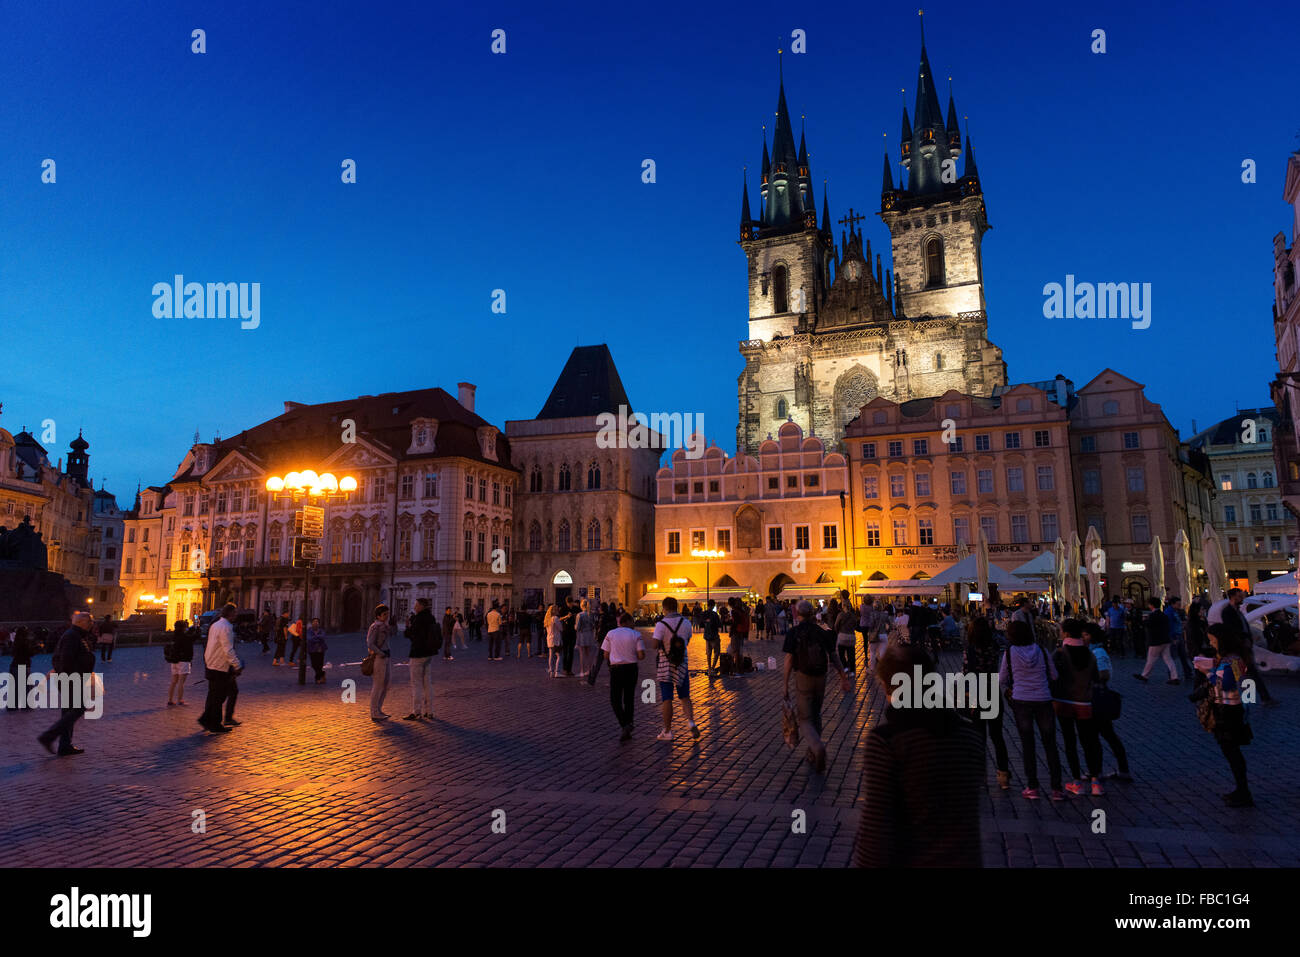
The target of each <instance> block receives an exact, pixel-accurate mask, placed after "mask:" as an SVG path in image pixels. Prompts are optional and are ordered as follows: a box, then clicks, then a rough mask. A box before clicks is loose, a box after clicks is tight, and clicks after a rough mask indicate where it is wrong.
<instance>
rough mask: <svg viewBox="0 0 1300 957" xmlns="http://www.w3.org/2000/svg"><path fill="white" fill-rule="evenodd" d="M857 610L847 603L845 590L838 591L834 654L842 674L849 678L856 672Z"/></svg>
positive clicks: (847, 593) (847, 595) (847, 594)
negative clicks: (837, 657)
mask: <svg viewBox="0 0 1300 957" xmlns="http://www.w3.org/2000/svg"><path fill="white" fill-rule="evenodd" d="M858 620H859V619H858V610H857V609H856V608H854V607H853V605H852V604H850V602H849V592H848V589H847V588H842V589H840V610H839V614H837V615H836V616H835V652H836V654H838V655H839V656H840V664H841V665H842V666H843V668H844V673H845V674H847V675H848V676H849V677H850V678H854V677H856V676H857V672H858V632H857V626H858Z"/></svg>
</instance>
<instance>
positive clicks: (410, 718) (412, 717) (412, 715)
mask: <svg viewBox="0 0 1300 957" xmlns="http://www.w3.org/2000/svg"><path fill="white" fill-rule="evenodd" d="M402 720H403V721H419V720H420V716H419V715H418V714H416V713H415V712H414V711H412V712H411V713H410V714H408V715H407V716H406V717H405V718H403V719H402Z"/></svg>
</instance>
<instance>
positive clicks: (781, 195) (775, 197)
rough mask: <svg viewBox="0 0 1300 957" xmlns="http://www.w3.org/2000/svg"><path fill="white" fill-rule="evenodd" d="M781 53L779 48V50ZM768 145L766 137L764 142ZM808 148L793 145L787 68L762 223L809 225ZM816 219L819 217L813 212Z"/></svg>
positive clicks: (780, 87) (779, 91)
mask: <svg viewBox="0 0 1300 957" xmlns="http://www.w3.org/2000/svg"><path fill="white" fill-rule="evenodd" d="M777 52H778V53H780V51H777ZM764 143H765V144H766V140H765V141H764ZM803 162H806V150H804V151H803V152H802V153H801V151H800V150H798V149H796V148H795V145H794V129H793V127H792V126H791V123H790V109H789V107H788V106H787V105H786V100H785V76H784V70H783V69H782V72H781V74H780V76H779V78H778V81H777V96H776V125H775V126H774V127H773V129H772V157H771V173H770V176H769V177H768V180H767V189H766V191H765V193H764V195H765V198H766V203H765V204H764V206H763V225H764V226H776V227H787V228H796V229H797V228H800V227H803V226H805V225H806V222H805V215H804V205H803V194H804V191H805V185H806V183H805V177H806V176H807V172H806V170H807V167H806V166H804V165H803ZM813 218H814V219H815V218H816V214H815V211H814V216H813Z"/></svg>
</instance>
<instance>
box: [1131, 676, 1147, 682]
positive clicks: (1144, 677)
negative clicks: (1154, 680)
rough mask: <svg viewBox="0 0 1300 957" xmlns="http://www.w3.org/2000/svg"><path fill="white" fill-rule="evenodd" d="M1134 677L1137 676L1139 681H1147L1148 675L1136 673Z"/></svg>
mask: <svg viewBox="0 0 1300 957" xmlns="http://www.w3.org/2000/svg"><path fill="white" fill-rule="evenodd" d="M1133 677H1134V678H1136V679H1137V680H1138V681H1142V682H1145V681H1146V680H1147V676H1146V675H1134V676H1133Z"/></svg>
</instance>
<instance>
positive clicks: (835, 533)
mask: <svg viewBox="0 0 1300 957" xmlns="http://www.w3.org/2000/svg"><path fill="white" fill-rule="evenodd" d="M839 533H840V527H839V526H838V525H823V526H822V548H824V549H826V550H827V551H834V550H835V549H837V548H839V547H840V544H839V541H840V534H839Z"/></svg>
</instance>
